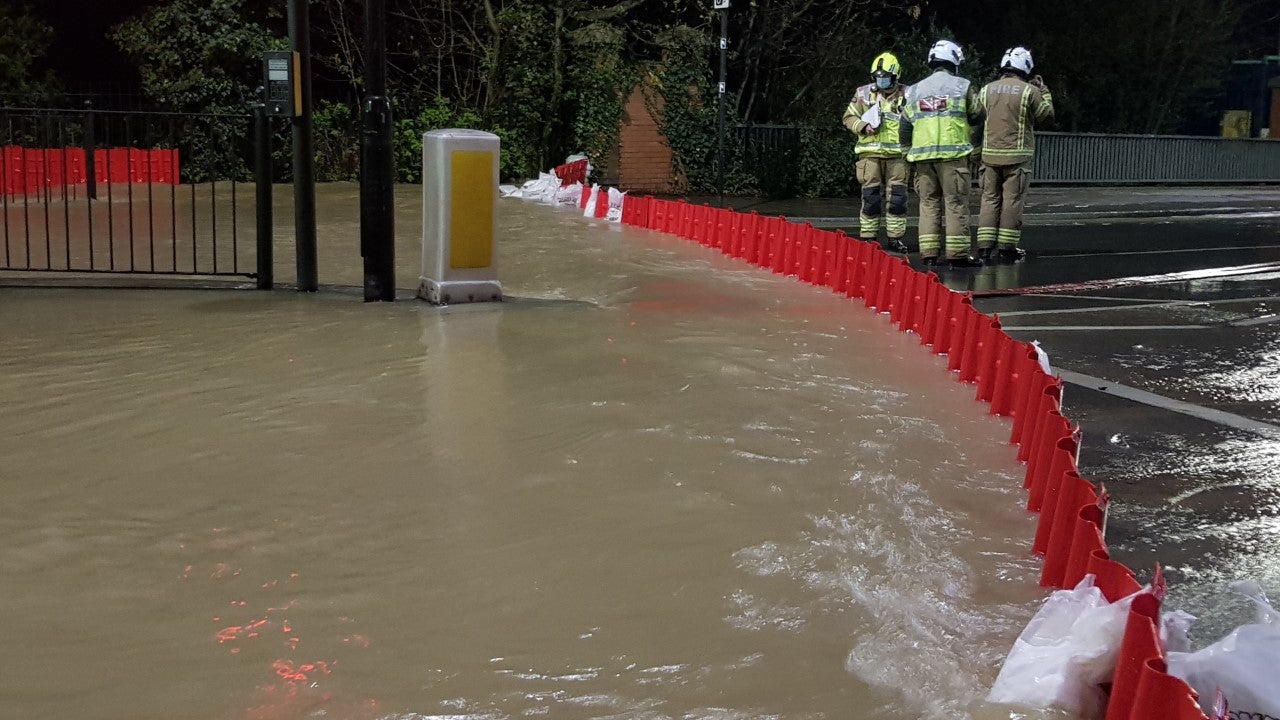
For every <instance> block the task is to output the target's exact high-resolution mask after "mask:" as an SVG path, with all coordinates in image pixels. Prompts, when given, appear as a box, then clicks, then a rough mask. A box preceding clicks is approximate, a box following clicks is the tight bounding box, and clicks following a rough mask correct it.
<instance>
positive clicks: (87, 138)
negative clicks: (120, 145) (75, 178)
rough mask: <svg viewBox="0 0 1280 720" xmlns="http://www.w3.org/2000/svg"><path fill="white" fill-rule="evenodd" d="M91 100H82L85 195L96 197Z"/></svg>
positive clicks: (96, 168)
mask: <svg viewBox="0 0 1280 720" xmlns="http://www.w3.org/2000/svg"><path fill="white" fill-rule="evenodd" d="M94 144H95V143H94V138H93V101H92V100H85V101H84V175H85V179H84V181H85V195H86V197H88V198H89V199H90V200H96V199H98V164H97V163H96V162H94V157H93V151H94Z"/></svg>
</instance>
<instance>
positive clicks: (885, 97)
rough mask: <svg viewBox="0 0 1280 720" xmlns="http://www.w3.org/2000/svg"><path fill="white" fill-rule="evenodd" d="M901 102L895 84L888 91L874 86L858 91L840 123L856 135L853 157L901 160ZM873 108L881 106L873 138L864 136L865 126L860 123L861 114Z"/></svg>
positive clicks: (866, 86)
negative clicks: (878, 125)
mask: <svg viewBox="0 0 1280 720" xmlns="http://www.w3.org/2000/svg"><path fill="white" fill-rule="evenodd" d="M902 102H903V99H902V86H901V85H895V86H893V87H892V88H890V89H889V90H888V91H882V90H880V89H879V88H877V87H876V86H875V85H874V84H868V85H863V86H862V87H860V88H858V91H857V92H856V93H854V95H853V100H850V101H849V107H848V108H846V109H845V111H844V119H843V121H842V122H844V126H845V127H847V128H849V129H850V130H852V131H853V132H854V134H856V135H857V136H858V144H857V145H856V146H855V147H854V149H853V151H854V153H855V154H857V155H858V156H859V157H861V156H863V155H865V156H867V157H890V158H892V157H902V141H901V140H900V139H899V137H898V134H899V125H900V124H901V120H902ZM872 105H879V106H880V129H879V130H877V131H876V133H875V134H874V135H863V134H862V130H863V128H865V127H866V126H867V124H866V123H865V122H863V121H862V114H863V113H865V112H866V111H867V110H869V109H871V106H872Z"/></svg>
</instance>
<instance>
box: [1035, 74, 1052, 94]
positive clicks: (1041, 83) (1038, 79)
mask: <svg viewBox="0 0 1280 720" xmlns="http://www.w3.org/2000/svg"><path fill="white" fill-rule="evenodd" d="M1031 84H1032V85H1035V86H1036V87H1038V88H1040V89H1041V90H1042V91H1044V92H1048V91H1049V88H1047V87H1045V84H1044V78H1042V77H1040V76H1039V75H1037V76H1035V77H1033V78H1031Z"/></svg>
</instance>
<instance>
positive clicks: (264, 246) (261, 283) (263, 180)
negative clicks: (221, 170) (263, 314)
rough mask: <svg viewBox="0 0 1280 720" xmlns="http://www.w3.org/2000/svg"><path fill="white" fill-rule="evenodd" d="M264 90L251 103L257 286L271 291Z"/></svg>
mask: <svg viewBox="0 0 1280 720" xmlns="http://www.w3.org/2000/svg"><path fill="white" fill-rule="evenodd" d="M266 96H267V89H266V88H262V87H260V88H258V98H259V102H257V103H256V104H255V105H254V106H253V129H254V143H253V168H254V173H253V174H254V185H255V186H256V188H255V189H256V191H257V206H258V207H257V209H258V212H257V215H258V289H259V290H270V289H271V288H272V286H273V285H275V257H274V252H273V250H274V248H273V237H272V226H273V224H274V223H273V217H272V212H271V202H272V199H271V119H270V117H268V115H267V103H266Z"/></svg>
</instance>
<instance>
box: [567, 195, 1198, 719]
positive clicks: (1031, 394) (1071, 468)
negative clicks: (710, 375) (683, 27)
mask: <svg viewBox="0 0 1280 720" xmlns="http://www.w3.org/2000/svg"><path fill="white" fill-rule="evenodd" d="M557 174H559V172H557ZM561 177H564V176H561ZM583 204H584V205H585V196H584V203H583ZM622 222H623V223H624V224H626V225H632V226H635V227H641V228H646V229H649V230H655V231H658V232H663V233H670V234H675V235H679V236H680V237H682V238H685V239H688V240H693V241H696V242H699V243H701V244H703V245H706V246H708V247H711V248H715V249H717V250H719V251H720V252H722V253H724V254H726V255H729V256H731V257H735V258H739V259H741V260H745V261H746V262H748V263H751V264H753V265H758V266H760V267H762V268H767V269H769V270H771V271H772V272H775V273H778V274H783V275H791V276H794V277H796V278H797V279H799V280H803V281H805V282H808V283H811V284H813V285H820V286H825V287H828V288H830V289H831V291H832V292H835V293H839V294H841V295H844V296H846V297H848V298H851V299H857V300H861V301H863V303H864V304H865V305H866V306H867V307H868V308H875V310H876V312H877V313H878V314H885V315H888V317H889V320H890V321H891V322H893V324H894V325H895V326H896V327H897V328H898V329H899V330H900V331H903V332H914V333H916V334H918V335H919V336H920V342H921V344H922V345H926V346H929V347H930V348H931V349H932V351H933V352H934V353H935V354H938V355H946V356H947V367H948V369H949V370H950V371H952V372H954V373H956V377H957V380H958V381H959V382H964V383H969V384H972V385H974V386H975V387H976V393H975V396H976V399H977V400H979V401H981V402H986V403H989V404H990V412H991V414H993V415H998V416H1002V417H1011V418H1012V428H1011V434H1010V438H1009V441H1010V442H1011V443H1012V444H1015V445H1017V446H1018V460H1019V461H1020V462H1025V463H1026V473H1025V476H1024V487H1025V488H1026V489H1027V491H1028V494H1027V509H1028V510H1029V511H1031V512H1037V513H1039V515H1040V517H1039V522H1038V524H1037V527H1036V534H1035V537H1034V539H1033V541H1032V550H1033V552H1035V553H1036V554H1038V555H1041V556H1043V557H1044V567H1043V571H1042V574H1041V584H1042V585H1043V586H1045V587H1054V588H1063V587H1066V588H1070V587H1074V586H1075V585H1076V583H1078V582H1079V581H1080V580H1081V579H1082V578H1083V577H1084V576H1085V575H1086V574H1089V573H1092V574H1093V575H1095V576H1096V584H1097V587H1098V588H1099V589H1100V590H1101V591H1102V594H1103V595H1104V596H1105V597H1106V598H1107V600H1109V601H1111V602H1116V601H1118V600H1120V599H1121V598H1125V597H1128V596H1130V595H1133V594H1134V593H1138V592H1139V591H1140V590H1141V589H1142V588H1141V586H1140V585H1139V584H1138V581H1137V580H1136V578H1135V576H1134V573H1133V571H1132V570H1130V569H1129V568H1128V567H1126V566H1125V565H1124V564H1122V563H1119V562H1117V561H1115V560H1112V559H1111V557H1110V554H1109V552H1108V550H1107V546H1106V540H1105V537H1104V530H1105V518H1106V509H1107V505H1108V502H1109V498H1108V496H1107V494H1106V491H1105V489H1103V490H1102V491H1101V493H1100V492H1099V490H1098V489H1097V488H1095V487H1094V484H1093V483H1092V482H1090V481H1089V480H1087V479H1085V478H1084V477H1082V476H1081V475H1080V473H1079V468H1078V467H1077V462H1078V453H1079V448H1080V430H1079V427H1078V426H1077V425H1075V424H1073V423H1072V422H1071V421H1070V420H1069V419H1068V418H1067V417H1066V416H1065V415H1064V414H1063V412H1062V379H1061V378H1060V377H1058V376H1056V375H1051V374H1050V373H1049V372H1046V371H1045V368H1044V367H1042V366H1041V363H1040V360H1039V355H1038V353H1037V351H1036V348H1035V347H1033V346H1032V345H1030V344H1029V343H1025V342H1021V341H1018V340H1014V339H1013V338H1011V337H1010V336H1009V335H1008V334H1007V333H1006V332H1005V331H1004V330H1003V329H1002V328H1001V326H1000V320H999V318H998V317H992V316H988V315H986V314H983V313H980V312H978V311H977V310H976V309H975V308H974V307H973V299H972V297H971V296H970V295H969V294H967V293H966V294H961V293H958V292H955V291H953V290H951V289H949V288H947V287H946V286H945V285H943V284H942V283H941V281H940V280H939V279H938V276H937V275H935V274H934V273H922V272H919V271H917V270H915V269H913V268H912V267H911V266H910V265H909V264H908V263H907V261H906V260H905V259H904V258H902V257H901V256H897V255H890V254H888V253H886V252H885V251H884V249H883V248H881V247H880V244H879V243H877V242H867V241H864V240H859V239H856V238H851V237H847V236H846V235H845V234H844V233H843V232H835V233H833V232H831V231H827V230H819V229H816V228H814V227H813V226H812V225H809V224H804V225H800V224H797V223H792V222H788V221H787V220H786V218H782V217H766V216H762V215H758V214H756V213H755V212H751V213H739V212H736V211H733V210H724V209H716V208H712V207H710V206H706V205H701V206H699V205H692V204H690V203H687V202H685V201H684V200H660V199H657V198H654V197H652V196H644V197H631V196H627V197H626V198H625V204H624V206H623V212H622ZM1154 584H1155V585H1157V586H1158V587H1159V589H1158V590H1156V591H1154V592H1143V593H1141V594H1139V595H1138V596H1137V597H1136V598H1135V599H1134V601H1133V604H1132V607H1131V609H1130V611H1129V616H1128V620H1127V624H1126V627H1125V631H1124V638H1123V641H1122V644H1121V649H1120V655H1119V660H1118V662H1117V665H1116V671H1115V676H1114V678H1113V680H1112V685H1111V692H1110V697H1109V701H1108V706H1107V715H1106V720H1153V719H1156V718H1160V719H1162V720H1163V719H1169V720H1207V719H1206V717H1205V715H1204V713H1203V712H1201V710H1200V706H1199V704H1198V703H1197V701H1196V694H1195V692H1194V691H1192V690H1191V688H1190V687H1189V686H1188V685H1187V684H1186V683H1185V682H1183V681H1182V680H1179V679H1178V678H1175V677H1173V676H1171V675H1169V674H1168V673H1167V672H1166V670H1167V668H1166V665H1165V659H1164V651H1163V649H1162V647H1161V646H1160V642H1159V634H1158V629H1159V622H1160V603H1161V599H1162V597H1163V587H1162V585H1163V583H1162V579H1161V578H1159V571H1158V568H1157V579H1156V582H1155V583H1154Z"/></svg>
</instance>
